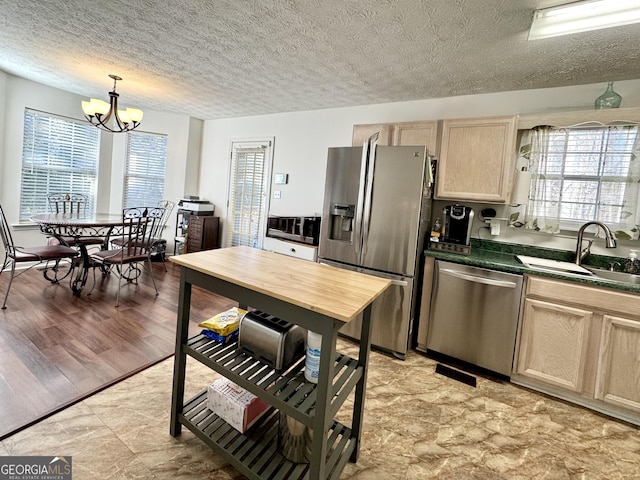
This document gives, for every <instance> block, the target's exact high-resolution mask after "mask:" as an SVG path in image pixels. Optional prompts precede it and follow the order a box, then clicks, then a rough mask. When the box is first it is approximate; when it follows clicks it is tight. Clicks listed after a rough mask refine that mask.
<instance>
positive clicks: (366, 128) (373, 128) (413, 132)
mask: <svg viewBox="0 0 640 480" xmlns="http://www.w3.org/2000/svg"><path fill="white" fill-rule="evenodd" d="M376 132H380V136H379V137H378V145H406V146H413V145H425V146H426V147H427V154H429V155H437V151H438V150H437V149H438V121H437V120H433V121H431V120H425V121H418V122H401V123H378V124H363V125H354V126H353V143H352V145H353V146H354V147H361V146H362V145H363V143H364V141H365V140H366V139H367V138H369V137H370V136H371V135H373V134H374V133H376Z"/></svg>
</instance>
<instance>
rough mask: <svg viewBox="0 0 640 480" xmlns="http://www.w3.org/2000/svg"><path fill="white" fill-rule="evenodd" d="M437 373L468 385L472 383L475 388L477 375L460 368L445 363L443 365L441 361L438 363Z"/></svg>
mask: <svg viewBox="0 0 640 480" xmlns="http://www.w3.org/2000/svg"><path fill="white" fill-rule="evenodd" d="M436 373H439V374H440V375H444V376H445V377H449V378H452V379H454V380H457V381H459V382H462V383H464V384H466V385H470V386H472V387H474V388H475V387H476V377H474V376H472V375H468V374H466V373H464V372H461V371H460V370H455V369H453V368H450V367H447V366H445V365H442V364H441V363H438V364H437V365H436Z"/></svg>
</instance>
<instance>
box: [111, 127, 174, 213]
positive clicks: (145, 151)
mask: <svg viewBox="0 0 640 480" xmlns="http://www.w3.org/2000/svg"><path fill="white" fill-rule="evenodd" d="M166 163H167V137H166V136H165V135H158V134H152V133H142V132H130V133H128V134H127V160H126V167H125V176H124V198H123V202H122V203H123V205H124V207H125V208H131V207H145V206H156V205H157V204H158V202H160V201H161V200H162V199H163V198H164V177H165V172H166Z"/></svg>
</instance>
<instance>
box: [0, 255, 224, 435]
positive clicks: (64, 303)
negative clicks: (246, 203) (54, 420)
mask: <svg viewBox="0 0 640 480" xmlns="http://www.w3.org/2000/svg"><path fill="white" fill-rule="evenodd" d="M152 266H153V272H154V277H155V279H156V284H157V285H158V291H159V292H160V295H159V296H157V297H156V296H155V292H154V290H153V285H152V284H151V278H150V276H149V272H148V271H145V272H144V273H143V274H142V276H141V277H140V279H139V284H138V285H134V284H132V283H130V284H127V283H124V282H123V285H122V290H121V297H120V306H119V307H118V308H116V307H115V303H116V302H115V299H116V291H117V287H118V278H117V276H115V275H114V274H110V275H108V276H106V277H102V276H100V275H99V274H97V275H96V285H95V288H94V289H93V291H92V292H91V294H90V295H87V293H86V292H88V291H89V290H90V287H91V285H92V283H93V280H92V277H90V278H89V280H88V288H86V289H85V292H83V294H82V296H81V297H80V298H78V297H74V296H73V295H72V293H71V289H70V287H69V283H68V282H66V281H64V282H63V283H61V284H59V285H54V284H51V283H49V282H48V281H46V280H45V279H44V278H43V276H42V273H41V272H40V271H38V270H35V269H32V270H30V271H28V272H26V273H24V274H23V275H21V276H19V277H18V278H16V279H14V281H13V285H12V286H11V292H10V293H9V299H8V302H7V308H6V309H5V310H0V440H1V439H2V438H5V437H7V436H9V435H11V434H12V433H15V432H16V431H18V430H20V429H22V428H24V427H26V426H29V425H31V424H33V423H34V422H36V421H38V420H40V419H42V418H45V417H47V416H48V415H51V414H52V413H55V412H57V411H59V410H60V409H62V408H64V407H66V406H69V405H71V404H73V403H75V402H77V401H79V400H82V399H83V398H86V397H87V396H88V395H91V394H92V393H95V392H97V391H100V390H102V389H103V388H106V387H107V386H109V385H112V384H113V383H115V382H117V381H119V380H122V379H124V378H127V377H128V376H130V375H131V374H133V373H136V372H138V371H140V370H142V369H144V368H146V367H148V366H150V365H153V364H154V363H157V362H158V361H160V360H162V359H164V358H167V357H168V356H170V355H172V354H173V351H174V347H175V328H176V316H177V304H178V289H179V280H180V267H178V266H176V265H174V264H172V263H170V262H167V269H168V271H167V272H165V271H164V268H163V267H162V264H161V263H152ZM8 282H9V275H8V272H5V273H3V274H1V275H0V295H2V296H4V293H5V291H6V288H7V284H8ZM191 305H192V309H191V327H190V328H191V330H192V333H195V332H197V331H198V330H199V329H198V327H197V323H198V322H200V321H202V320H205V319H207V318H209V317H211V316H213V315H215V314H216V313H218V312H221V311H223V310H226V309H227V308H230V307H232V306H234V305H236V304H235V303H233V302H231V301H230V300H228V299H226V298H223V297H219V296H217V295H214V294H212V293H209V292H206V291H204V290H201V289H199V288H194V289H193V295H192V301H191Z"/></svg>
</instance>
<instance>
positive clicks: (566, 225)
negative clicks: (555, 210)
mask: <svg viewBox="0 0 640 480" xmlns="http://www.w3.org/2000/svg"><path fill="white" fill-rule="evenodd" d="M614 128H615V127H614ZM611 129H612V127H609V126H601V127H600V126H581V127H563V128H557V130H558V131H559V137H561V136H562V135H564V133H563V132H565V131H570V132H572V133H574V132H586V131H594V130H595V131H600V135H601V136H602V137H606V136H608V135H609V134H610V131H611ZM568 138H569V137H568V136H567V137H566V138H565V150H564V152H563V160H562V163H561V165H560V164H559V168H560V169H561V172H558V173H555V174H553V173H546V177H547V178H548V179H551V180H556V181H558V182H559V183H560V184H561V185H562V187H561V188H560V198H559V200H558V201H559V202H560V204H561V205H562V204H563V203H566V204H567V205H570V204H574V205H576V207H575V208H577V209H578V210H579V208H580V207H579V205H580V204H581V203H580V202H572V201H570V200H566V201H564V202H563V200H564V197H563V192H564V191H565V188H564V185H565V183H571V182H577V184H579V183H580V182H583V183H584V182H590V183H592V184H597V189H596V193H595V194H594V197H593V199H592V201H588V200H585V201H584V202H582V203H583V204H584V205H585V208H589V206H591V208H593V209H594V214H593V216H592V218H578V217H577V216H572V217H563V216H561V217H560V228H561V229H562V230H565V231H569V232H570V231H577V230H578V229H579V228H580V227H581V226H582V225H583V224H584V223H585V222H588V221H591V220H601V221H605V223H607V225H609V226H610V227H611V228H613V229H624V227H625V222H624V221H623V220H622V217H621V215H624V213H625V212H624V204H623V201H622V199H623V197H624V188H634V187H633V186H631V185H629V184H628V183H629V182H628V177H627V176H626V175H625V174H622V173H618V174H617V175H616V174H612V173H609V174H608V175H607V174H606V173H605V172H604V170H605V164H606V159H607V157H608V156H617V157H627V158H628V157H630V155H631V152H630V151H629V152H627V153H625V154H619V153H618V152H614V153H611V152H609V151H604V150H603V151H600V152H596V151H592V152H574V151H569V150H568V147H567V144H568ZM605 141H607V140H605ZM629 146H631V145H629ZM580 156H584V157H585V158H587V157H593V158H597V162H596V163H597V164H598V166H597V173H594V172H592V173H591V174H589V173H588V172H587V171H586V168H585V170H584V171H582V172H575V170H576V167H575V165H576V164H577V163H576V162H575V161H574V166H573V169H574V172H573V173H567V171H568V170H569V169H570V167H569V165H570V164H569V160H567V158H568V157H573V158H574V159H575V158H579V157H580ZM637 161H640V159H639V160H637ZM592 165H593V162H592ZM606 182H609V183H611V182H617V183H620V184H621V185H624V188H623V190H622V191H621V192H619V202H618V203H611V204H607V203H603V201H602V199H601V194H602V193H601V192H602V186H603V184H604V183H606ZM609 201H610V200H609ZM603 205H604V206H610V208H612V209H614V210H615V209H616V207H617V209H618V210H620V213H619V215H618V217H617V218H618V219H617V221H616V220H612V219H606V220H603V219H602V216H601V215H600V209H601V208H603ZM631 207H632V208H633V209H634V210H636V211H637V210H638V205H632V206H631ZM536 213H537V212H533V216H534V217H535V216H536Z"/></svg>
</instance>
